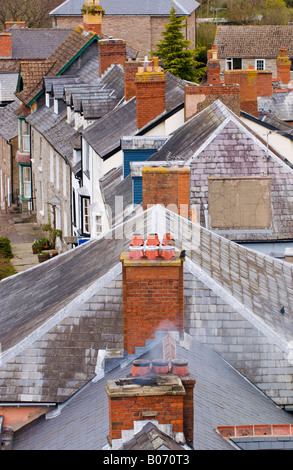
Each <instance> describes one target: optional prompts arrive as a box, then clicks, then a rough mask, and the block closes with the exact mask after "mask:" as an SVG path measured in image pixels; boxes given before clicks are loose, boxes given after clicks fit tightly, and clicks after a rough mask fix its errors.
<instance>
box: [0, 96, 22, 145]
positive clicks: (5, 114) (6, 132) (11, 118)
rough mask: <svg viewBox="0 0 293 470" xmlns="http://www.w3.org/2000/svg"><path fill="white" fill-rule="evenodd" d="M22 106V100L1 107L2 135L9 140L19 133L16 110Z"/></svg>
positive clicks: (0, 129) (0, 127)
mask: <svg viewBox="0 0 293 470" xmlns="http://www.w3.org/2000/svg"><path fill="white" fill-rule="evenodd" d="M19 106H20V101H19V100H18V99H17V98H16V99H15V101H13V102H12V103H10V104H8V105H7V106H4V107H3V108H0V135H1V136H2V137H4V138H5V139H6V140H7V141H8V140H10V139H13V138H14V137H16V136H17V135H18V119H17V116H16V114H15V112H16V111H17V110H18V108H19Z"/></svg>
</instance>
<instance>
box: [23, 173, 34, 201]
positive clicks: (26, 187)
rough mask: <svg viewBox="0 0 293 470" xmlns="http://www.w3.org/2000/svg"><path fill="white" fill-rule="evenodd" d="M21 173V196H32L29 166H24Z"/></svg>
mask: <svg viewBox="0 0 293 470" xmlns="http://www.w3.org/2000/svg"><path fill="white" fill-rule="evenodd" d="M22 175H23V197H24V198H25V199H30V198H31V197H32V188H31V168H30V167H29V166H24V167H23V170H22Z"/></svg>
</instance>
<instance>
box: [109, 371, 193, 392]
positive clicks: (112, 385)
mask: <svg viewBox="0 0 293 470" xmlns="http://www.w3.org/2000/svg"><path fill="white" fill-rule="evenodd" d="M151 380H152V381H153V382H154V383H153V384H151V385H149V384H147V382H148V381H151ZM144 382H145V383H146V385H144ZM105 389H106V393H107V395H108V397H110V398H121V397H141V396H143V397H146V396H155V395H157V396H163V395H186V391H185V388H184V386H183V384H182V381H181V379H180V377H177V376H175V375H172V374H170V375H166V374H149V375H146V376H144V377H141V378H140V379H139V378H138V377H128V378H125V379H119V380H109V381H108V382H107V385H106V387H105Z"/></svg>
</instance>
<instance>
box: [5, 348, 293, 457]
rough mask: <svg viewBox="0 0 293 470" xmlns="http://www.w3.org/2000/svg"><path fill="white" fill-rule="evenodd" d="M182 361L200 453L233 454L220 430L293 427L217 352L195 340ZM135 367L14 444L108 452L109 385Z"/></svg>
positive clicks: (89, 390)
mask: <svg viewBox="0 0 293 470" xmlns="http://www.w3.org/2000/svg"><path fill="white" fill-rule="evenodd" d="M157 354H158V353H157V348H156V349H154V351H152V350H151V351H150V352H149V353H147V354H146V355H145V357H147V358H149V359H150V360H151V359H152V357H157ZM177 357H178V358H184V359H188V361H189V372H190V373H191V374H192V375H193V376H194V377H195V380H196V384H195V389H194V449H195V450H233V449H234V448H233V447H232V446H231V444H229V442H227V441H225V440H224V439H222V437H220V436H219V435H218V434H217V433H216V432H215V429H216V428H217V426H220V425H231V423H239V424H242V423H250V424H264V423H268V424H282V423H284V424H287V423H293V418H292V416H291V414H290V413H287V412H285V411H284V410H282V409H279V408H278V407H276V406H275V405H274V404H273V402H272V401H271V400H270V399H268V398H267V397H265V396H264V395H263V394H262V393H260V391H259V390H257V389H256V388H255V387H253V385H251V384H250V382H248V381H247V380H246V379H245V378H243V377H242V376H241V375H240V374H239V373H238V372H237V371H235V369H233V368H232V367H230V366H229V364H227V363H226V362H225V361H224V360H223V359H222V358H221V357H220V356H219V355H218V354H217V353H215V352H214V351H212V350H211V349H209V348H208V347H207V346H205V345H202V344H200V343H199V342H198V341H196V340H195V339H193V341H192V344H191V348H190V350H186V349H183V348H181V347H180V346H179V344H177ZM130 367H131V366H127V367H126V369H124V370H120V368H116V369H114V370H112V371H111V372H110V373H108V374H106V376H105V377H104V378H102V379H101V380H99V381H98V382H96V383H89V384H88V385H87V386H86V387H85V388H84V390H82V392H81V393H79V394H78V395H76V396H75V397H73V399H71V400H70V401H69V402H68V404H67V405H66V406H65V407H64V408H63V410H62V411H61V414H60V415H59V416H57V417H56V418H54V419H50V420H46V419H44V418H40V419H39V421H38V422H37V423H32V424H30V425H28V426H26V427H25V428H23V429H21V430H20V431H18V432H17V433H16V435H15V439H14V450H26V449H30V450H47V449H52V450H54V449H56V450H60V449H62V450H63V449H64V450H69V449H73V450H99V449H102V448H103V447H104V446H105V445H106V444H107V439H106V436H107V435H108V432H109V429H108V426H109V416H108V415H109V411H108V398H107V395H106V392H105V385H106V383H107V381H108V380H113V379H118V378H121V377H126V376H127V374H129V372H130ZM215 384H217V385H216V386H215ZM72 423H74V426H72ZM147 426H150V425H147ZM134 439H135V437H134Z"/></svg>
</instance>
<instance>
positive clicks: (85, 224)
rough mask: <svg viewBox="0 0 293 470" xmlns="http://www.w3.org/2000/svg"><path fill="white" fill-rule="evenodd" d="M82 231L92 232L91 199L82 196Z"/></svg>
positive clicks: (86, 233) (85, 232)
mask: <svg viewBox="0 0 293 470" xmlns="http://www.w3.org/2000/svg"><path fill="white" fill-rule="evenodd" d="M82 231H83V233H84V234H85V235H90V233H91V213H90V199H89V198H88V197H83V198H82Z"/></svg>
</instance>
